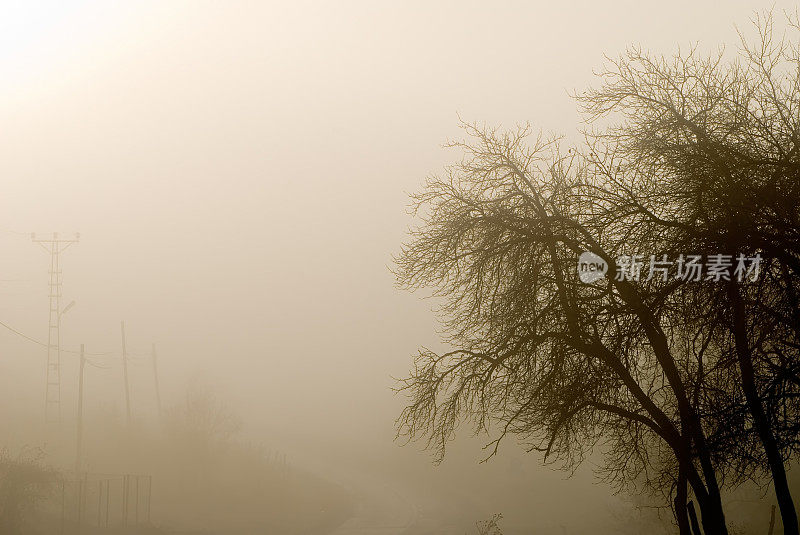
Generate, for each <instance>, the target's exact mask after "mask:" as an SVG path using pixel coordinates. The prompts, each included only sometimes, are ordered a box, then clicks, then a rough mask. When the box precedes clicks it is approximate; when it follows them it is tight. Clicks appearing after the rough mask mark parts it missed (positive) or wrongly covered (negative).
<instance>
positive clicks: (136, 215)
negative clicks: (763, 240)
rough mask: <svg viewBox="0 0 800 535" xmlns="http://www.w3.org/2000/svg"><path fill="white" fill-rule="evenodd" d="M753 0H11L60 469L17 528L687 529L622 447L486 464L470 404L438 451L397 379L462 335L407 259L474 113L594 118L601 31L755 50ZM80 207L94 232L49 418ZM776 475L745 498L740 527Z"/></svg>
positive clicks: (54, 454) (32, 301)
mask: <svg viewBox="0 0 800 535" xmlns="http://www.w3.org/2000/svg"><path fill="white" fill-rule="evenodd" d="M754 7H757V6H753V4H752V2H745V1H737V2H728V3H726V4H725V5H724V6H723V5H719V4H717V3H715V2H679V3H677V4H676V3H654V2H623V1H619V2H612V3H598V2H531V3H523V2H509V3H501V4H489V3H477V2H467V3H463V2H436V3H425V2H411V3H408V2H385V3H376V2H330V3H324V2H271V1H270V2H266V1H265V2H182V1H174V2H155V1H154V2H130V3H109V2H72V3H64V2H42V3H27V2H8V3H2V4H0V177H2V178H0V182H1V183H2V186H3V187H2V193H0V249H2V254H0V322H2V323H1V324H0V348H2V351H0V450H1V451H2V452H3V454H2V455H3V459H5V460H6V461H9V462H10V461H13V460H16V461H18V462H20V463H22V464H25V463H29V464H31V465H35V466H39V467H42V468H41V469H42V470H44V471H45V473H47V470H53V471H56V472H58V474H59V477H60V478H61V479H59V481H60V483H58V485H59V486H57V487H56V488H55V490H53V489H50V491H48V492H49V493H50V494H48V495H47V497H45V498H43V499H42V500H41V501H40V502H38V505H37V507H36V509H35V511H34V510H33V509H32V510H31V512H30V514H28V516H27V518H29V519H30V523H29V528H26V529H30V531H24V530H23V531H19V533H28V532H31V533H46V534H51V533H98V534H99V533H112V532H114V533H122V532H124V533H165V534H167V533H169V534H171V533H197V534H201V533H202V534H211V533H214V534H227V533H236V534H239V533H241V534H243V533H307V534H323V533H331V534H339V535H343V534H355V533H363V534H372V533H375V534H378V533H393V534H400V533H407V534H423V533H430V534H435V533H443V534H451V533H452V534H459V535H460V534H463V533H470V534H472V533H479V532H480V530H483V531H482V532H484V533H494V532H493V531H491V529H493V528H491V527H490V526H484V525H483V524H477V525H476V523H480V522H487V521H490V520H491V519H492V518H493V515H496V514H502V520H501V521H500V528H501V529H502V532H503V533H506V534H514V533H542V534H550V533H552V534H558V535H562V534H567V533H569V534H573V533H575V534H577V533H644V532H648V533H658V532H664V533H677V531H676V528H675V527H674V525H673V523H672V520H671V519H672V516H671V512H670V510H669V509H668V508H667V509H664V508H658V507H655V506H654V507H653V508H650V507H649V505H650V504H651V503H652V500H651V498H649V497H648V496H645V495H631V494H630V493H624V492H623V493H615V490H614V489H613V488H612V487H611V486H609V485H608V484H607V483H604V482H602V481H600V480H599V479H598V477H597V475H596V474H594V473H593V468H595V467H596V466H597V465H598V460H597V459H596V457H597V456H599V455H601V454H602V449H603V446H602V444H599V445H598V447H597V451H595V452H592V453H591V454H590V455H588V456H587V458H586V459H585V461H584V463H583V464H582V465H581V466H580V467H579V468H578V469H577V470H576V471H575V472H574V473H571V472H570V471H560V470H558V465H554V466H548V465H543V464H542V455H541V454H540V453H539V452H536V451H533V452H526V451H525V448H523V447H521V446H519V445H517V444H516V441H515V439H514V437H509V438H508V439H507V440H506V441H505V442H503V443H502V445H501V447H500V449H499V452H498V455H496V456H495V457H493V458H492V459H489V460H488V461H486V462H484V463H482V462H481V461H482V460H483V459H485V458H486V456H487V454H488V452H487V450H484V449H483V446H484V445H486V444H487V443H488V442H489V441H490V438H489V437H487V436H485V435H482V436H481V435H479V436H477V437H475V436H473V433H472V431H471V428H470V427H469V426H468V425H466V426H463V427H460V428H458V429H457V432H456V436H455V440H454V441H453V442H452V443H451V446H450V448H449V450H448V452H447V455H446V456H445V458H444V461H443V462H442V463H441V464H437V463H435V462H434V461H435V458H434V454H433V453H432V452H431V451H426V450H424V446H425V442H424V440H423V441H412V442H410V443H406V441H404V440H402V439H401V440H397V439H396V438H395V435H396V433H397V427H396V424H395V420H396V419H397V418H398V416H399V415H400V413H401V410H402V409H403V407H404V406H405V404H406V402H407V399H406V397H405V396H404V395H403V394H398V393H395V392H394V391H393V389H394V388H396V387H397V386H398V378H402V377H405V376H407V375H408V373H409V370H410V369H411V366H412V357H413V355H414V354H415V353H416V352H417V350H418V349H419V348H420V347H426V348H429V349H432V350H434V351H445V350H447V349H448V345H447V344H446V343H445V341H443V339H442V337H441V329H442V326H441V323H439V321H438V319H437V314H436V309H437V306H438V305H439V302H438V301H437V298H436V297H431V293H430V292H427V293H426V292H424V291H421V292H407V291H403V290H402V289H399V288H397V286H396V284H395V283H396V280H395V275H394V274H393V272H392V270H393V269H394V265H395V260H394V256H395V255H397V254H398V252H399V251H400V249H401V244H402V243H403V242H404V240H406V237H407V232H408V229H409V227H410V226H412V225H414V221H415V220H414V217H413V216H412V215H410V214H409V213H408V211H407V207H408V205H409V193H412V192H416V191H419V190H420V189H421V188H422V187H423V185H424V183H425V178H426V177H427V176H429V175H431V174H433V173H439V172H440V171H441V170H442V168H443V166H445V165H446V164H449V163H452V162H454V161H456V160H458V158H459V157H460V156H459V154H458V153H457V152H453V151H452V150H450V149H446V148H444V147H443V144H444V143H446V142H447V141H448V140H450V139H455V138H460V137H462V136H463V132H462V131H461V130H460V129H459V123H460V121H461V120H463V121H467V122H470V123H473V122H475V123H478V124H488V125H498V126H504V127H514V126H515V125H517V124H520V123H526V122H530V123H531V125H532V126H533V128H534V129H535V130H537V131H538V130H539V129H541V130H543V131H544V132H551V133H554V134H556V135H562V136H564V140H565V143H566V142H569V143H571V142H579V141H580V140H581V139H582V135H581V133H580V128H581V127H582V126H585V125H584V124H583V123H582V118H581V116H580V115H579V113H578V111H577V108H576V105H575V102H574V100H573V99H572V97H571V96H570V95H571V94H572V93H574V92H576V91H579V90H582V89H584V88H585V87H587V86H589V85H591V84H592V83H594V78H593V69H596V68H598V67H599V66H600V65H601V64H602V63H603V61H604V56H603V54H604V53H605V54H608V55H610V56H616V55H617V54H619V53H620V52H622V51H623V50H625V48H626V47H628V46H629V45H635V44H641V45H642V46H643V47H644V48H646V49H648V50H650V51H653V52H655V53H658V54H672V53H673V52H675V51H676V50H678V48H679V47H682V48H686V47H688V46H690V45H691V44H692V43H699V48H700V50H702V51H714V50H717V48H718V47H719V46H720V45H722V44H725V45H729V46H730V47H731V49H735V47H736V44H737V43H738V39H739V38H738V36H737V25H739V26H740V27H741V28H742V31H744V32H749V31H751V30H750V29H749V26H747V25H748V24H749V19H750V17H751V15H752V9H754ZM766 7H769V6H766ZM784 8H787V9H788V8H792V9H793V8H794V6H793V3H792V2H779V3H776V4H775V7H774V12H775V13H776V17H777V16H778V15H779V14H780V13H782V11H781V10H782V9H784ZM781 16H782V15H781ZM54 232H57V233H58V238H59V239H72V238H73V237H74V236H75V235H76V233H79V234H80V237H79V241H77V243H75V244H73V245H71V246H70V247H69V248H68V249H66V250H64V251H63V252H62V253H61V254H60V255H59V260H60V266H59V267H60V270H61V279H60V280H61V283H62V284H61V286H60V288H61V292H62V295H61V298H60V308H61V309H64V308H65V307H66V306H67V304H69V303H70V302H71V301H73V300H74V302H75V304H74V306H72V307H70V308H69V310H66V311H64V312H63V313H61V312H59V314H60V336H61V357H60V413H61V416H60V421H59V422H47V421H46V406H45V405H46V393H45V383H46V363H47V360H46V359H47V353H48V350H47V347H46V346H47V339H48V331H49V329H48V323H47V322H48V303H49V297H48V296H49V294H50V292H51V288H50V287H49V286H48V281H49V275H48V269H49V268H50V261H51V255H50V252H49V250H47V249H48V247H52V246H53V245H52V243H51V242H48V243H45V244H44V246H43V245H42V244H41V243H37V242H35V241H32V239H31V235H32V233H35V236H36V238H37V239H39V240H49V239H53V238H52V237H53V233H54ZM58 246H59V247H60V245H58ZM123 321H124V325H125V327H124V328H125V344H126V347H125V350H124V351H125V354H126V356H125V357H123V346H122V344H123V342H122V334H121V322H123ZM81 344H84V345H85V358H86V360H85V362H84V364H85V367H84V369H83V389H84V396H83V419H82V426H83V432H82V439H81V440H82V445H81V447H82V451H81V455H80V457H79V458H76V441H77V439H78V438H77V426H78V417H77V413H78V402H79V400H78V389H79V375H80V359H81V357H80V354H79V352H80V346H81ZM154 354H155V355H156V358H155V359H154ZM123 361H125V362H124V363H125V364H126V365H127V381H128V388H129V398H130V403H129V405H130V418H128V416H127V410H128V409H127V407H126V398H125V375H124V374H125V372H124V370H123ZM154 363H155V369H154ZM156 370H157V374H158V385H159V388H160V391H159V392H157V389H156V380H155V375H154V372H156ZM159 395H160V405H161V407H160V410H159V399H158V397H157V396H159ZM51 401H52V400H51ZM51 408H52V407H51ZM76 468H77V471H76ZM127 475H132V476H131V477H132V478H133V479H131V478H130V477H129V478H128V479H125V476H127ZM790 475H791V474H790ZM42 477H45V476H42ZM126 485H127V487H128V489H127V491H125V492H126V493H127V494H126V497H123V487H124V486H126ZM132 489H135V490H132ZM43 492H44V491H43ZM769 492H771V491H770V490H769V489H765V490H762V489H758V488H756V487H755V486H754V485H753V486H752V488H751V487H750V486H746V487H745V488H743V489H741V490H740V491H739V494H736V495H734V496H732V497H730V499H733V500H740V505H739V506H738V507H736V508H735V510H732V512H730V513H729V518H730V522H731V523H732V525H739V526H741V529H742V530H743V531H740V532H741V533H745V532H747V531H746V530H747V529H750V526H751V524H752V525H755V526H756V527H757V529H758V530H760V531H759V532H766V527H767V524H768V522H769V503H770V502H769V501H767V502H766V505H764V504H763V503H762V502H761V501H760V500H761V498H762V496H763V495H764V493H769ZM123 499H124V500H127V501H128V503H127V506H126V505H125V504H124V503H123V502H122V500H123ZM134 502H135V504H134ZM126 507H127V511H126V512H125V513H122V512H120V508H123V509H125V508H126ZM63 510H66V512H64V511H63ZM109 511H110V512H109ZM123 523H125V524H127V527H126V528H123V527H120V526H121V525H122V524H123ZM106 525H108V527H106ZM19 529H22V528H19ZM114 529H117V530H120V531H113V530H114ZM125 530H127V531H125ZM732 532H733V531H732ZM10 533H16V531H10ZM498 533H499V532H498Z"/></svg>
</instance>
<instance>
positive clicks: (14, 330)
mask: <svg viewBox="0 0 800 535" xmlns="http://www.w3.org/2000/svg"><path fill="white" fill-rule="evenodd" d="M0 327H5V328H6V329H8V330H9V331H11V332H12V333H14V334H16V335H17V336H21V337H22V338H24V339H25V340H28V341H29V342H33V343H34V344H38V345H40V346H42V347H47V344H46V343H45V342H42V341H41V340H37V339H35V338H33V337H31V336H28V335H27V334H25V333H23V332H21V331H19V330H17V329H15V328H14V327H12V326H11V325H9V324H7V323H5V322H3V321H0ZM61 352H62V353H73V354H75V355H80V351H75V350H73V349H62V350H61ZM85 354H86V355H89V356H92V357H109V356H114V353H109V352H106V353H85Z"/></svg>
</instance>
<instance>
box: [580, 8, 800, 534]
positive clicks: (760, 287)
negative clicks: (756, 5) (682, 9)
mask: <svg viewBox="0 0 800 535" xmlns="http://www.w3.org/2000/svg"><path fill="white" fill-rule="evenodd" d="M754 22H755V27H756V29H757V30H758V39H757V41H756V43H755V44H751V43H748V42H747V40H746V39H745V38H742V43H741V49H740V54H739V58H738V60H737V61H735V62H726V61H724V55H723V53H719V54H718V55H715V56H713V57H710V58H699V57H698V56H697V54H696V52H695V51H694V50H692V51H690V53H689V54H688V55H686V56H685V57H676V58H674V59H673V60H672V61H666V60H664V59H654V58H651V57H649V56H647V55H646V54H642V53H641V52H640V51H639V50H630V51H629V52H628V54H627V55H626V56H624V57H622V58H620V59H619V60H617V61H615V62H613V63H612V64H611V68H610V69H608V70H607V71H606V72H605V73H603V77H604V82H605V83H604V85H603V86H602V87H601V88H599V89H597V90H593V91H589V92H586V93H584V94H583V95H581V96H580V97H579V100H580V101H581V103H583V105H584V107H585V109H586V111H588V112H589V113H590V116H591V118H593V119H598V118H601V117H606V116H608V115H610V114H614V115H616V116H617V117H620V116H621V118H622V119H623V120H622V121H621V122H620V123H619V125H618V126H616V127H613V128H610V129H607V130H606V131H605V132H603V133H602V134H601V135H598V136H595V137H594V139H595V141H596V143H597V145H599V146H602V147H604V148H606V149H607V150H606V151H600V152H598V151H595V152H594V153H593V157H594V159H595V160H596V163H597V166H596V167H597V168H598V169H605V170H606V173H605V174H606V175H607V177H608V178H609V179H610V180H611V181H614V180H615V178H614V177H613V176H612V175H613V174H614V173H618V171H616V169H622V170H623V172H624V174H625V178H624V179H622V180H621V182H624V185H623V186H622V187H621V188H619V189H618V191H620V192H623V193H621V195H622V196H623V197H624V198H625V203H626V204H627V206H628V210H630V211H631V212H634V213H636V214H637V217H640V218H642V219H644V220H646V223H645V224H644V228H646V229H648V230H647V231H646V232H648V233H650V234H649V236H650V239H649V240H647V241H649V244H648V245H649V247H650V249H651V250H653V251H661V250H673V251H674V250H677V249H683V250H691V251H693V252H696V253H701V254H705V255H710V254H717V253H722V254H727V255H731V256H732V257H735V256H736V255H737V254H745V255H746V256H749V257H752V256H755V255H756V254H758V255H760V256H761V257H763V262H762V265H761V271H762V274H761V277H760V278H759V280H758V283H757V284H743V283H741V282H740V281H738V280H736V279H734V278H732V280H730V281H729V282H727V283H726V284H722V285H720V284H715V283H710V284H692V285H687V286H686V287H685V288H684V289H682V290H681V291H682V292H686V291H688V292H690V293H691V298H690V299H691V303H692V313H691V314H687V315H686V316H687V318H688V317H692V323H693V325H694V329H695V330H696V331H698V332H699V331H703V332H705V333H706V335H707V336H708V337H709V342H710V346H709V347H710V350H709V352H715V353H716V354H717V358H716V360H715V365H717V366H721V367H723V368H724V369H725V374H724V376H725V378H726V380H728V381H729V383H728V384H725V385H714V389H713V390H709V388H708V387H709V386H710V385H700V386H699V389H700V390H704V391H706V392H709V391H711V392H714V396H713V397H712V401H713V404H712V405H713V410H714V411H718V412H719V413H720V414H724V415H725V418H723V421H724V423H725V424H726V425H725V427H724V428H723V429H721V431H723V433H722V434H721V435H720V436H719V437H717V438H719V439H720V443H719V444H717V446H718V448H717V449H718V450H719V451H720V453H721V454H722V453H724V454H726V455H727V456H729V457H730V459H732V460H733V461H734V462H736V463H738V466H737V475H739V476H747V477H752V472H753V471H758V470H760V469H762V468H764V467H768V470H769V474H770V475H771V477H772V480H773V483H774V487H775V492H776V495H777V499H778V504H779V506H780V509H781V515H782V518H783V522H784V526H785V532H786V533H787V534H789V533H791V534H797V533H798V527H797V526H798V523H797V514H796V512H795V508H794V504H793V501H792V497H791V495H790V493H789V487H788V484H787V480H786V471H785V468H784V463H785V461H786V460H787V459H788V458H789V457H790V456H791V455H792V454H793V453H795V452H796V451H797V448H798V430H800V427H798V425H799V424H800V420H798V408H799V407H798V404H797V400H798V396H799V395H800V390H798V385H800V381H798V366H800V358H798V348H800V336H798V334H799V333H800V307H798V299H797V296H798V292H799V291H800V288H798V284H799V283H800V278H799V277H798V275H800V49H799V48H798V46H799V45H800V43H799V42H798V41H797V32H796V30H797V29H798V28H797V24H796V21H791V20H790V26H793V29H794V30H795V31H794V32H793V37H794V40H790V39H789V38H788V37H787V36H786V35H783V36H778V37H776V35H775V34H776V32H775V31H774V29H773V20H772V17H771V15H769V14H768V15H767V16H765V17H757V19H756V20H755V21H754ZM601 152H602V153H603V154H604V156H603V157H598V156H597V154H598V153H601ZM651 231H652V232H651ZM702 380H703V378H701V381H702ZM720 386H721V389H720ZM737 411H738V412H739V413H740V414H739V416H734V413H735V412H737ZM753 435H755V436H753ZM752 439H756V440H757V441H759V442H760V443H761V447H762V451H763V455H759V453H760V452H758V451H757V450H755V449H754V448H753V447H752V446H751V444H750V442H751V440H752ZM742 445H746V448H745V449H743V448H741V446H742Z"/></svg>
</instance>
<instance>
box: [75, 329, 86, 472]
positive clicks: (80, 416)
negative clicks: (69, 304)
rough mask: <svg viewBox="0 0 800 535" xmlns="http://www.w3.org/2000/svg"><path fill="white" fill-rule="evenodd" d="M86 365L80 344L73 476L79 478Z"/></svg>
mask: <svg viewBox="0 0 800 535" xmlns="http://www.w3.org/2000/svg"><path fill="white" fill-rule="evenodd" d="M85 364H86V357H85V356H84V352H83V344H81V366H80V371H79V372H78V444H77V447H76V448H75V475H76V477H80V473H81V457H82V455H83V368H84V366H85Z"/></svg>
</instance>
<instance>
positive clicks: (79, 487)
mask: <svg viewBox="0 0 800 535" xmlns="http://www.w3.org/2000/svg"><path fill="white" fill-rule="evenodd" d="M75 483H76V486H77V492H76V493H75V494H77V496H76V498H77V500H78V503H77V506H78V507H77V511H76V512H77V516H78V527H79V528H80V527H81V510H82V509H83V507H81V505H82V504H81V500H82V499H83V480H82V479H80V478H78V479H77V480H76V482H75Z"/></svg>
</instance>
